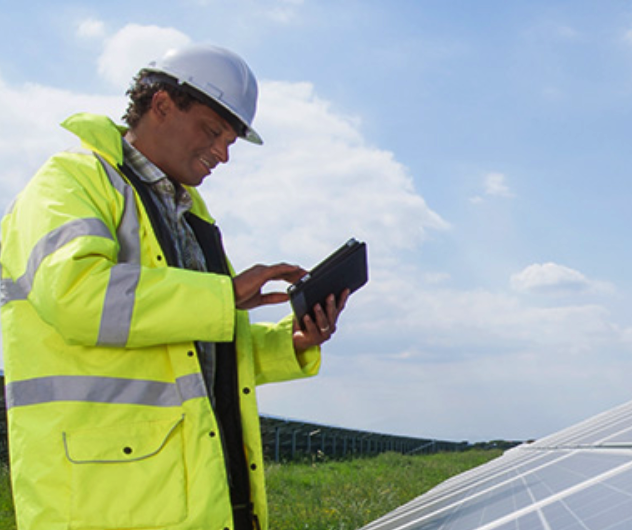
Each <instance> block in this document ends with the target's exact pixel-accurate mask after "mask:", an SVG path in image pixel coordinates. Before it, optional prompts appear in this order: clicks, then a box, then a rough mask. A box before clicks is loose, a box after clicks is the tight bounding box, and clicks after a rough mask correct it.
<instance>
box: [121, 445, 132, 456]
mask: <svg viewBox="0 0 632 530" xmlns="http://www.w3.org/2000/svg"><path fill="white" fill-rule="evenodd" d="M123 452H124V453H125V454H126V455H131V454H132V448H131V447H124V448H123Z"/></svg>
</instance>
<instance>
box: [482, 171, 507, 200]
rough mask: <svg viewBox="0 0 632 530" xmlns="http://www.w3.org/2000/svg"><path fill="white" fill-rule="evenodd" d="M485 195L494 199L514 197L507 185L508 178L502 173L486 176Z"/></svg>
mask: <svg viewBox="0 0 632 530" xmlns="http://www.w3.org/2000/svg"><path fill="white" fill-rule="evenodd" d="M485 194H486V195H491V196H493V197H513V196H514V194H513V193H511V191H510V190H509V187H508V186H507V184H506V177H505V175H503V174H502V173H488V174H487V175H485Z"/></svg>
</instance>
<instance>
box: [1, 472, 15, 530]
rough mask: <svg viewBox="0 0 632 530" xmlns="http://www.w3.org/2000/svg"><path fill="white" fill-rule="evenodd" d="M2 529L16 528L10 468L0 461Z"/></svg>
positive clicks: (13, 529) (10, 529)
mask: <svg viewBox="0 0 632 530" xmlns="http://www.w3.org/2000/svg"><path fill="white" fill-rule="evenodd" d="M0 530H15V515H14V513H13V499H12V498H11V480H10V477H9V468H8V466H7V465H6V464H2V463H0Z"/></svg>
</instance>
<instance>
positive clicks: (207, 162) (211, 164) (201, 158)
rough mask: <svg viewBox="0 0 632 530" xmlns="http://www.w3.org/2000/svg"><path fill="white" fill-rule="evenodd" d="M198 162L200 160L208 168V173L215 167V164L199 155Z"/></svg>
mask: <svg viewBox="0 0 632 530" xmlns="http://www.w3.org/2000/svg"><path fill="white" fill-rule="evenodd" d="M200 162H202V164H203V165H204V166H205V167H206V169H208V171H209V173H210V172H211V171H212V170H213V169H215V164H213V163H211V162H210V161H209V160H207V159H206V158H203V157H200Z"/></svg>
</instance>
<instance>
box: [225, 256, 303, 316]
mask: <svg viewBox="0 0 632 530" xmlns="http://www.w3.org/2000/svg"><path fill="white" fill-rule="evenodd" d="M305 274H307V271H306V270H304V269H302V268H301V267H299V266H298V265H290V264H288V263H277V264H276V265H255V266H254V267H251V268H249V269H247V270H245V271H244V272H242V273H240V274H238V275H237V276H235V277H234V278H233V289H234V293H235V306H236V307H237V309H253V308H255V307H259V306H262V305H269V304H281V303H283V302H287V301H288V299H289V297H288V295H287V293H285V292H272V293H262V292H261V289H262V288H263V286H264V285H265V284H266V283H268V282H269V281H272V280H283V281H286V282H288V283H295V282H297V281H298V280H300V279H301V278H302V277H303V276H304V275H305Z"/></svg>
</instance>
